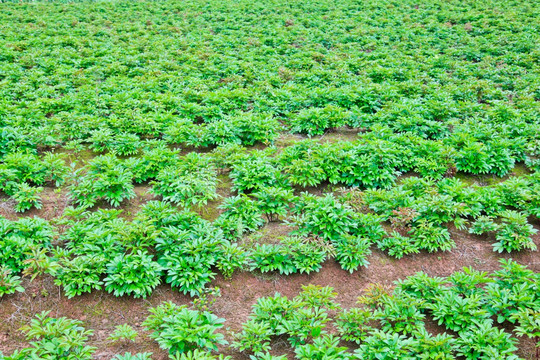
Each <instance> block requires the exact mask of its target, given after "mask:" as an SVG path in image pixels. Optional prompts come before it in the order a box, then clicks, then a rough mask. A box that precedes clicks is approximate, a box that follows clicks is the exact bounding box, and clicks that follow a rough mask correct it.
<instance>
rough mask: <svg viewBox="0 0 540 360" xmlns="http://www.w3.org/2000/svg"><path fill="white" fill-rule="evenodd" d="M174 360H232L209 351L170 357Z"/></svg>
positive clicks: (190, 352) (178, 354) (194, 351)
mask: <svg viewBox="0 0 540 360" xmlns="http://www.w3.org/2000/svg"><path fill="white" fill-rule="evenodd" d="M169 358H170V359H172V360H231V357H230V356H223V355H213V354H211V353H209V352H207V351H201V350H193V351H188V352H185V353H176V354H174V355H171V356H170V357H169Z"/></svg>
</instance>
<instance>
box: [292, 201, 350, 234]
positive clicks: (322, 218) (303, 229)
mask: <svg viewBox="0 0 540 360" xmlns="http://www.w3.org/2000/svg"><path fill="white" fill-rule="evenodd" d="M293 214H294V217H293V225H295V226H297V227H298V230H297V231H295V233H298V234H299V235H302V236H307V235H310V234H313V235H316V236H320V237H322V238H323V239H326V240H336V239H339V238H340V237H342V236H343V235H344V234H349V233H351V232H353V231H354V230H355V229H356V221H355V220H354V212H353V210H352V209H351V208H350V207H349V206H348V205H346V204H343V203H341V202H339V201H338V200H337V199H336V198H335V197H334V196H333V195H331V194H329V195H326V196H325V197H321V198H317V197H314V196H312V195H308V194H307V193H304V194H302V197H301V198H300V199H299V201H298V202H297V203H296V207H295V208H294V209H293Z"/></svg>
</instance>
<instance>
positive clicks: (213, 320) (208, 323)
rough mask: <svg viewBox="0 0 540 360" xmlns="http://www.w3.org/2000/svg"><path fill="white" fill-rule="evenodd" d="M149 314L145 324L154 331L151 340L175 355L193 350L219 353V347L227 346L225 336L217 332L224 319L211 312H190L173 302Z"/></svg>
mask: <svg viewBox="0 0 540 360" xmlns="http://www.w3.org/2000/svg"><path fill="white" fill-rule="evenodd" d="M150 312H151V313H152V315H150V316H149V317H148V318H147V319H146V320H145V321H144V322H143V325H144V326H145V327H146V329H147V330H152V331H153V333H152V334H150V337H151V338H153V339H154V340H156V341H157V342H158V344H159V346H160V347H161V348H162V349H164V350H167V351H169V353H170V354H172V355H174V354H182V353H186V352H188V351H194V350H217V346H218V345H225V344H227V342H226V341H225V340H224V338H223V335H222V334H219V333H216V330H217V329H219V328H221V327H222V326H223V325H222V323H223V321H224V320H223V319H220V318H218V317H217V316H215V315H214V314H212V313H209V312H199V311H196V310H190V309H188V308H186V307H185V306H178V305H176V304H174V303H171V302H166V303H163V304H162V305H160V306H158V307H155V308H151V309H150ZM186 356H188V355H186Z"/></svg>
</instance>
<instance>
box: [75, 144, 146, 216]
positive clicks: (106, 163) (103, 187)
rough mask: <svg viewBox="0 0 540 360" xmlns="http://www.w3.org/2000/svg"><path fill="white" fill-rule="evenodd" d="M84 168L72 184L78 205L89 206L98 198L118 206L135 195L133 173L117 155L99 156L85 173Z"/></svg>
mask: <svg viewBox="0 0 540 360" xmlns="http://www.w3.org/2000/svg"><path fill="white" fill-rule="evenodd" d="M84 170H85V169H84V168H81V169H79V170H78V171H76V172H75V174H74V177H73V183H72V184H71V186H70V197H71V198H72V199H73V200H74V201H75V202H76V203H77V204H78V205H80V206H82V207H85V208H88V207H92V206H94V205H95V204H96V202H97V201H98V200H105V201H107V202H108V203H109V204H110V205H112V206H114V207H118V206H120V203H122V202H123V201H124V200H129V199H132V198H134V197H135V195H136V194H135V190H134V186H133V183H132V179H133V174H132V173H131V171H129V169H128V168H127V167H126V166H125V165H124V164H122V163H121V162H120V160H118V158H116V157H115V156H113V155H102V156H98V157H96V158H95V159H93V160H92V161H91V162H90V163H89V165H88V171H87V173H86V174H85V175H83V172H84Z"/></svg>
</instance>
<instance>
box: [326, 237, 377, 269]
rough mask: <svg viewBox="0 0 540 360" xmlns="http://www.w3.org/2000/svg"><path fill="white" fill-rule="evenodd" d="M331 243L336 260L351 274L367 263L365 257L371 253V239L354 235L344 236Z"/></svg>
mask: <svg viewBox="0 0 540 360" xmlns="http://www.w3.org/2000/svg"><path fill="white" fill-rule="evenodd" d="M333 243H334V247H335V249H336V260H337V261H338V262H339V264H340V265H341V267H342V268H343V269H344V270H347V271H348V272H350V273H351V274H352V273H353V272H354V271H356V270H358V268H359V267H360V266H365V267H367V266H368V265H369V262H368V260H367V257H368V256H369V255H371V250H370V249H369V247H370V246H371V241H369V240H367V239H364V238H361V237H356V236H345V237H343V238H341V239H338V240H335V241H334V242H333Z"/></svg>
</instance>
